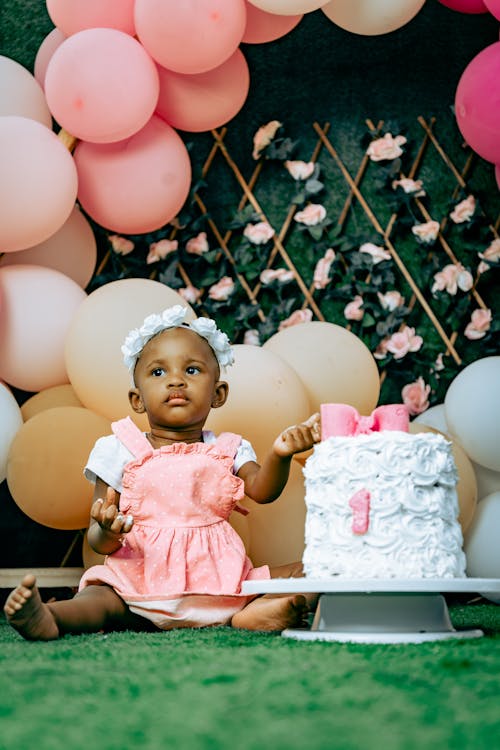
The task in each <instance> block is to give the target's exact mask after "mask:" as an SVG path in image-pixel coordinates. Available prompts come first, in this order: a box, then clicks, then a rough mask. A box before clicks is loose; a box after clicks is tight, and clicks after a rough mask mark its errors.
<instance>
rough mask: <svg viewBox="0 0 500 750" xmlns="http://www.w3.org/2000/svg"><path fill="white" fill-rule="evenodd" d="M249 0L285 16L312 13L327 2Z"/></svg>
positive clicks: (261, 7)
mask: <svg viewBox="0 0 500 750" xmlns="http://www.w3.org/2000/svg"><path fill="white" fill-rule="evenodd" d="M248 2H249V3H251V4H252V5H255V7H256V8H259V9H260V10H264V11H266V12H267V13H276V14H278V15H283V16H292V15H294V14H296V13H311V12H312V11H313V10H317V9H318V8H321V6H322V5H324V4H325V0H248Z"/></svg>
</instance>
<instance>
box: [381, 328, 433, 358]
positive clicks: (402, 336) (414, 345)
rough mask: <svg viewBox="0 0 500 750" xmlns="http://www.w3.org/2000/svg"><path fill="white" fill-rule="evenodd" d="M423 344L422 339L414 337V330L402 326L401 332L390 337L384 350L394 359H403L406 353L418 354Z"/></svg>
mask: <svg viewBox="0 0 500 750" xmlns="http://www.w3.org/2000/svg"><path fill="white" fill-rule="evenodd" d="M423 343H424V340H423V338H422V337H421V336H416V335H415V329H414V328H411V327H410V326H404V328H402V329H401V331H397V332H396V333H393V334H392V336H390V338H389V339H388V341H387V343H386V345H385V348H386V351H387V352H389V353H390V354H392V356H393V357H394V359H403V357H405V356H406V355H407V354H408V352H418V350H419V349H420V347H421V346H422V344H423Z"/></svg>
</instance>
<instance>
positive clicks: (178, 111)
mask: <svg viewBox="0 0 500 750" xmlns="http://www.w3.org/2000/svg"><path fill="white" fill-rule="evenodd" d="M158 72H159V74H160V96H159V98H158V106H157V108H156V112H157V114H158V115H160V117H162V118H163V119H164V120H165V122H168V123H169V125H172V127H174V128H179V129H180V130H187V131H190V132H193V133H199V132H202V131H204V130H211V129H212V128H218V127H219V126H220V125H224V123H226V122H228V121H229V120H231V118H233V117H234V116H235V115H236V114H237V112H239V111H240V109H241V108H242V106H243V104H244V103H245V100H246V98H247V95H248V89H249V87H250V73H249V70H248V65H247V62H246V60H245V58H244V56H243V53H242V52H241V50H239V49H237V50H236V52H233V54H232V55H231V57H230V58H229V59H228V60H226V61H225V62H223V63H222V65H219V66H218V67H217V68H213V69H212V70H207V72H206V73H195V74H192V75H184V74H183V73H174V72H173V71H172V70H167V69H166V68H161V67H160V68H159V69H158Z"/></svg>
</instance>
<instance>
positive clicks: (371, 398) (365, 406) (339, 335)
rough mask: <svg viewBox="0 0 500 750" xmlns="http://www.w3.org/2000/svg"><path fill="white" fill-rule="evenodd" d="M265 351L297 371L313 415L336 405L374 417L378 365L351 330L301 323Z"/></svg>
mask: <svg viewBox="0 0 500 750" xmlns="http://www.w3.org/2000/svg"><path fill="white" fill-rule="evenodd" d="M263 348H264V349H265V350H267V351H272V352H274V353H275V354H278V355H279V356H280V357H282V358H283V359H284V360H286V362H288V364H290V365H291V366H292V367H293V368H294V370H295V371H296V372H297V374H298V376H299V377H300V379H301V380H302V382H303V384H304V387H305V389H306V391H307V394H308V396H309V402H310V405H311V412H316V411H319V408H320V405H321V404H323V403H331V402H336V403H345V404H350V405H351V406H354V407H356V409H357V410H358V411H359V412H360V413H361V414H370V413H371V412H372V411H373V409H374V408H375V406H376V405H377V401H378V397H379V393H380V379H379V374H378V368H377V363H376V361H375V359H374V357H373V356H372V354H371V352H370V350H369V349H368V347H367V346H366V345H365V344H364V343H363V342H362V341H361V339H359V338H358V337H357V336H355V335H354V334H353V333H351V332H350V331H348V330H347V328H343V327H342V326H338V325H336V324H335V323H324V322H320V321H312V322H310V323H301V324H300V325H296V326H291V327H290V328H285V329H284V330H283V331H279V332H278V333H276V334H275V335H274V336H271V338H270V339H268V340H267V341H266V342H265V344H264V346H263Z"/></svg>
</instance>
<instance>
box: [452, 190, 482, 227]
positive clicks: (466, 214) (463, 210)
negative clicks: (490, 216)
mask: <svg viewBox="0 0 500 750" xmlns="http://www.w3.org/2000/svg"><path fill="white" fill-rule="evenodd" d="M475 210H476V199H475V198H474V196H473V195H469V197H468V198H466V199H465V200H463V201H460V203H457V205H456V206H455V208H454V209H453V211H452V212H451V214H450V219H451V220H452V221H454V222H455V224H463V223H464V222H465V221H469V219H470V218H471V217H472V216H473V215H474V211H475Z"/></svg>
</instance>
